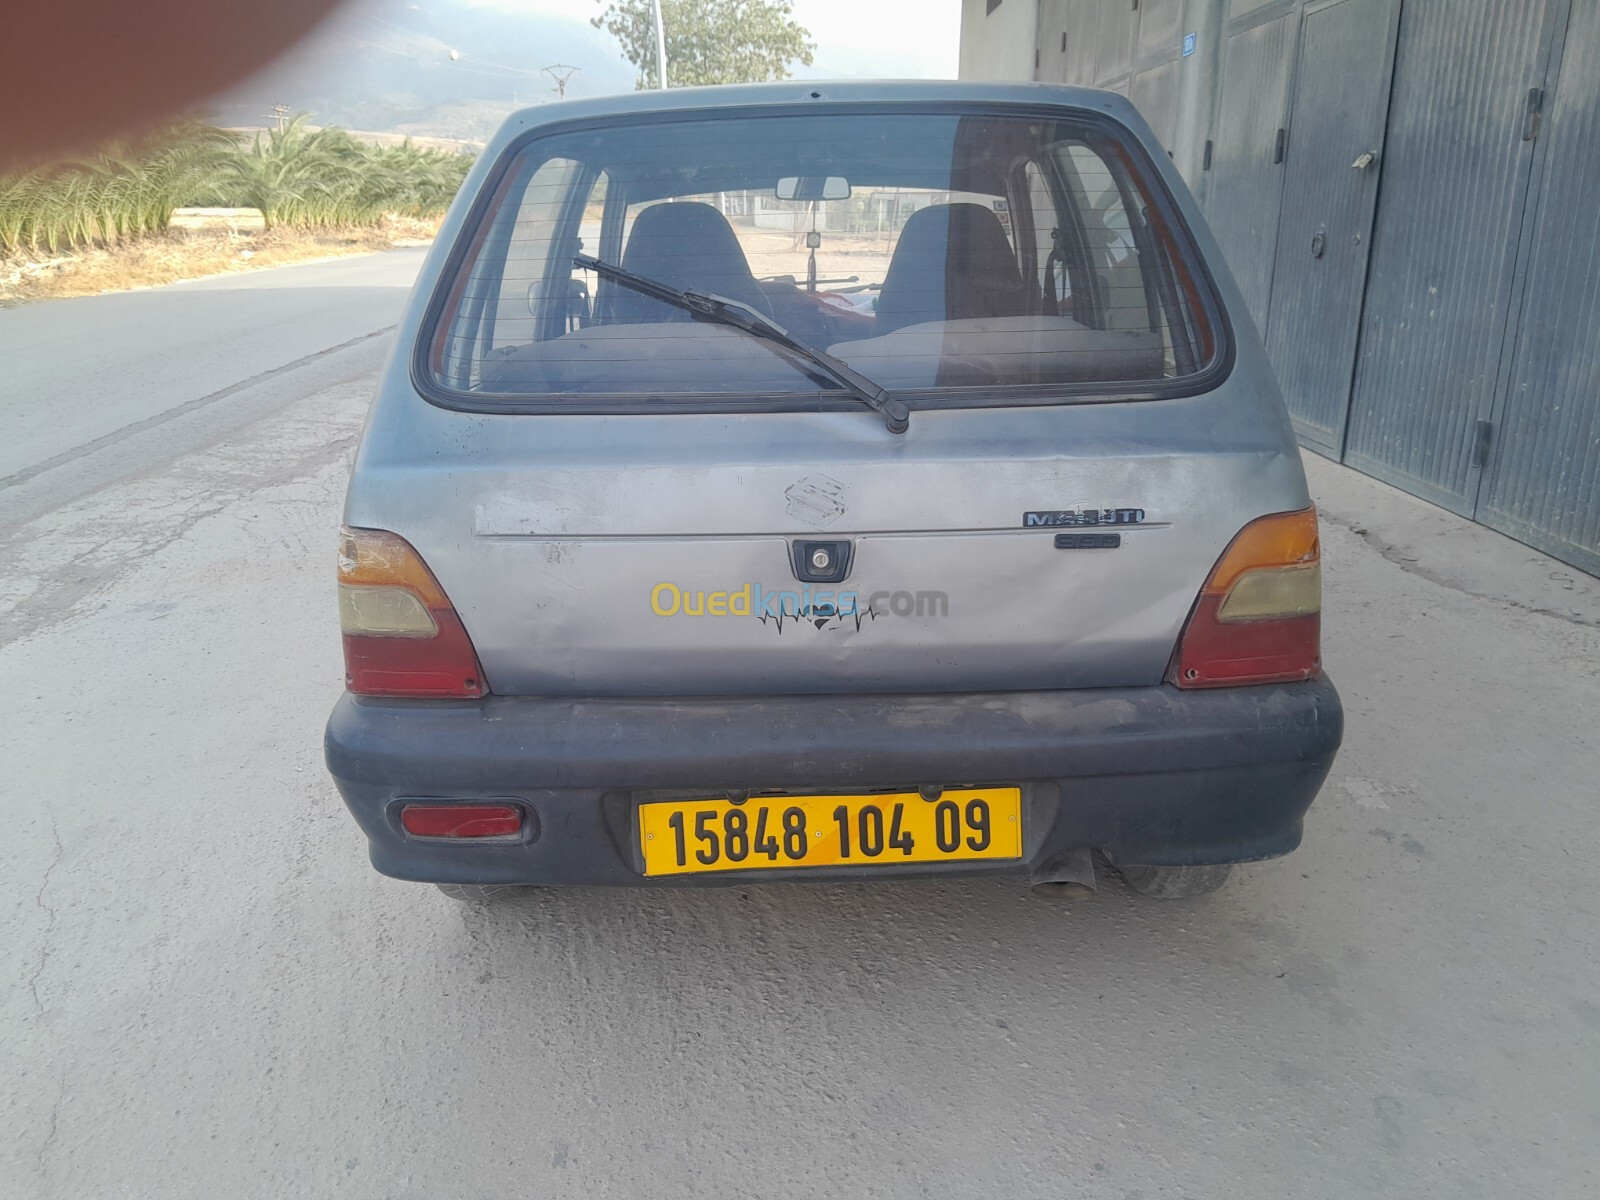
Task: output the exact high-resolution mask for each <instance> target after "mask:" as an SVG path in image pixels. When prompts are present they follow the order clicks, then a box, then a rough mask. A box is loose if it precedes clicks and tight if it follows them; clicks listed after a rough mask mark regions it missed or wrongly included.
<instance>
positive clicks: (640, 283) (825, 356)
mask: <svg viewBox="0 0 1600 1200" xmlns="http://www.w3.org/2000/svg"><path fill="white" fill-rule="evenodd" d="M572 261H573V262H574V263H575V264H576V265H577V266H580V267H582V268H583V269H584V270H586V271H593V272H595V273H596V274H597V275H600V276H601V277H602V278H605V279H609V280H611V281H612V282H613V283H620V284H621V285H622V286H623V287H625V288H628V289H629V290H630V291H635V292H638V293H639V294H640V295H642V296H649V297H650V298H651V299H652V300H660V301H661V302H662V303H663V304H670V305H672V306H673V307H674V308H681V309H682V310H683V311H684V312H686V313H688V314H689V315H690V316H692V317H694V318H695V319H696V320H698V321H707V322H709V323H711V324H715V325H729V326H732V327H733V328H734V329H742V330H744V331H745V332H746V333H749V334H753V335H754V336H756V337H758V338H761V339H762V340H763V341H767V342H771V343H773V344H774V345H778V346H782V347H783V348H784V349H785V350H787V351H789V353H791V354H794V355H797V356H799V357H800V358H803V359H804V360H805V361H806V362H808V363H810V364H811V366H812V367H814V368H815V369H816V371H817V373H818V374H820V375H823V376H825V377H826V378H828V379H831V380H832V381H833V382H834V383H836V384H838V385H839V386H840V387H841V388H843V389H844V390H845V391H847V392H849V393H850V394H851V395H852V396H854V397H855V398H856V399H857V400H860V401H861V403H863V404H865V405H866V406H867V407H869V408H871V409H874V410H875V411H877V412H878V413H879V414H880V415H881V416H882V417H883V424H884V428H886V429H887V430H888V431H889V432H890V433H904V432H905V431H906V427H907V426H908V425H910V423H911V411H910V410H909V409H908V408H906V406H905V402H904V401H902V400H896V399H895V398H894V397H893V396H891V395H890V394H889V392H888V390H887V389H885V388H883V387H880V386H879V385H878V384H876V383H874V382H873V381H872V380H870V379H868V378H867V377H866V376H865V375H862V374H860V373H859V372H857V371H855V370H854V369H852V368H851V366H850V365H849V364H848V363H846V362H844V361H843V360H841V359H837V358H835V357H834V356H833V355H831V354H829V353H827V352H826V351H824V350H818V349H816V348H815V347H813V346H808V345H806V344H805V343H804V342H802V341H801V340H800V339H799V338H797V337H795V336H794V334H792V333H790V332H789V331H788V330H787V329H785V328H784V327H783V326H782V325H779V324H778V323H777V322H776V321H774V320H773V319H772V318H771V317H769V316H767V315H766V314H765V313H762V312H760V311H758V310H756V309H754V308H751V307H750V306H749V305H748V304H743V303H740V302H739V301H738V300H730V299H728V297H726V296H718V295H714V294H712V293H709V292H695V291H689V290H686V289H685V290H680V289H678V288H675V287H672V286H671V285H669V284H665V283H662V282H661V281H660V280H658V279H651V278H650V277H649V276H646V275H635V274H634V273H633V272H632V271H628V270H625V269H623V268H622V267H618V266H613V265H612V264H611V263H608V262H602V261H601V260H600V259H598V258H595V257H594V256H593V255H589V254H577V255H574V256H573V259H572Z"/></svg>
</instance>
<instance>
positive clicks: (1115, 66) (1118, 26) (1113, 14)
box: [1094, 0, 1136, 83]
mask: <svg viewBox="0 0 1600 1200" xmlns="http://www.w3.org/2000/svg"><path fill="white" fill-rule="evenodd" d="M1099 14H1100V19H1099V24H1098V26H1097V27H1096V30H1095V35H1096V36H1095V46H1096V58H1097V61H1096V63H1095V69H1094V81H1095V82H1096V83H1108V82H1110V81H1112V80H1114V79H1116V78H1117V77H1118V76H1120V75H1122V74H1124V73H1126V71H1127V70H1128V63H1129V61H1130V56H1131V55H1132V54H1133V19H1134V17H1135V15H1136V14H1135V13H1134V11H1133V7H1132V6H1131V5H1128V4H1120V3H1116V2H1115V0H1113V2H1112V3H1111V4H1109V5H1101V6H1100V9H1099Z"/></svg>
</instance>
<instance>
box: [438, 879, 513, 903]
mask: <svg viewBox="0 0 1600 1200" xmlns="http://www.w3.org/2000/svg"><path fill="white" fill-rule="evenodd" d="M433 886H434V887H436V888H438V889H439V890H440V891H441V892H443V893H444V894H445V895H446V896H449V897H450V899H452V900H459V901H461V902H462V903H463V904H498V903H499V902H500V901H502V900H513V899H515V898H516V897H517V896H520V895H522V894H523V893H525V892H529V891H532V890H533V889H532V888H528V887H522V886H520V885H518V884H515V883H436V884H434V885H433Z"/></svg>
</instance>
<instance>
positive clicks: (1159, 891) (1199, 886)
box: [1118, 863, 1233, 900]
mask: <svg viewBox="0 0 1600 1200" xmlns="http://www.w3.org/2000/svg"><path fill="white" fill-rule="evenodd" d="M1118 870H1120V871H1121V872H1122V878H1123V879H1124V880H1126V881H1127V884H1128V886H1129V887H1131V888H1132V889H1133V890H1134V891H1136V892H1138V893H1139V894H1140V895H1141V896H1153V897H1155V898H1156V899H1158V900H1188V899H1190V898H1191V897H1194V896H1206V895H1209V894H1210V893H1212V892H1214V891H1216V890H1217V889H1218V888H1219V887H1221V886H1222V885H1223V884H1225V883H1227V882H1228V876H1229V875H1230V874H1232V873H1233V866H1232V864H1230V863H1223V864H1222V865H1221V866H1209V867H1147V866H1141V865H1138V864H1134V863H1129V864H1128V865H1126V866H1123V867H1119V868H1118Z"/></svg>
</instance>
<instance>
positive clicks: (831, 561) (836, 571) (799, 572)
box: [790, 541, 851, 583]
mask: <svg viewBox="0 0 1600 1200" xmlns="http://www.w3.org/2000/svg"><path fill="white" fill-rule="evenodd" d="M850 551H851V545H850V543H849V542H845V541H834V542H811V541H805V542H795V543H794V544H793V546H792V547H791V548H790V562H791V564H792V565H793V567H794V577H795V578H796V579H798V580H799V581H800V582H801V583H838V582H840V581H841V580H843V579H844V577H845V576H846V575H848V574H849V573H850Z"/></svg>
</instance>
